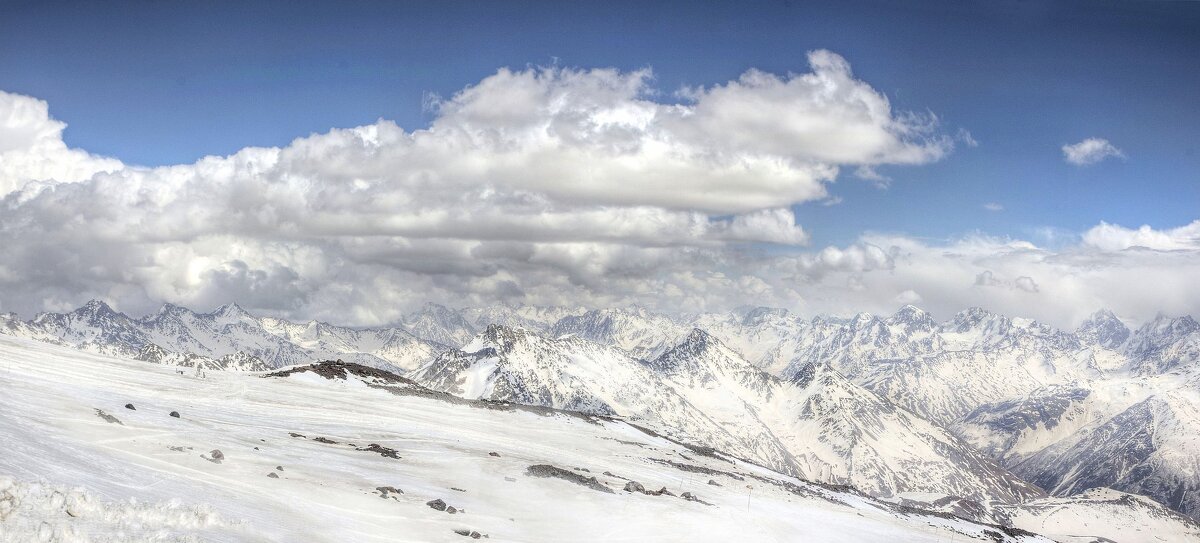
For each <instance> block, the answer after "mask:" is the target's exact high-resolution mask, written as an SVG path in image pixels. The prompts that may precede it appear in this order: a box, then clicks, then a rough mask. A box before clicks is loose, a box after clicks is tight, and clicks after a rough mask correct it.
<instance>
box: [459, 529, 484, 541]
mask: <svg viewBox="0 0 1200 543" xmlns="http://www.w3.org/2000/svg"><path fill="white" fill-rule="evenodd" d="M454 533H456V534H458V535H461V536H463V537H469V538H471V539H479V538H481V537H487V536H486V535H483V534H480V533H479V532H476V531H473V530H454Z"/></svg>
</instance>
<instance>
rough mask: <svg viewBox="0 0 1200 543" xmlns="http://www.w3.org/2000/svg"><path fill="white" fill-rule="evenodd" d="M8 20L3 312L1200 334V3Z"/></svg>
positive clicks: (177, 12) (60, 15)
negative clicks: (443, 309) (181, 308)
mask: <svg viewBox="0 0 1200 543" xmlns="http://www.w3.org/2000/svg"><path fill="white" fill-rule="evenodd" d="M4 9H5V16H4V17H2V18H0V91H2V92H4V93H5V94H3V95H0V198H4V200H3V201H2V206H0V242H3V247H4V249H3V250H4V253H5V258H4V259H3V260H0V311H16V312H18V313H21V314H29V313H32V312H36V311H43V310H61V309H66V308H70V307H74V306H77V305H80V304H81V303H82V302H84V301H86V300H87V299H89V298H101V299H105V300H107V301H109V302H111V303H113V304H114V305H115V306H117V307H121V308H124V309H128V310H130V311H132V312H135V313H136V312H139V311H142V312H144V311H151V310H153V308H154V307H156V306H157V305H158V304H161V303H163V302H168V301H169V302H173V303H180V304H182V305H189V306H193V307H195V306H199V307H198V308H200V309H202V308H203V307H204V306H215V305H219V304H221V303H225V302H228V301H237V302H239V303H242V304H243V305H246V306H248V307H250V308H255V309H258V310H259V311H260V312H264V313H271V314H279V315H282V316H288V317H294V318H322V319H327V320H332V321H334V322H339V323H347V324H380V323H386V322H391V321H393V320H395V319H396V318H397V317H398V316H399V315H400V314H401V313H402V312H404V311H406V310H408V309H411V308H412V307H414V306H416V305H419V304H420V303H422V302H424V301H435V302H441V303H447V304H450V305H475V304H485V303H496V302H502V303H533V304H568V305H585V306H612V305H625V304H631V303H637V304H641V305H648V306H651V307H656V308H660V309H663V310H670V311H708V310H722V309H728V308H730V307H734V306H737V305H743V304H746V303H749V304H762V305H772V306H783V307H788V308H790V309H794V310H797V311H801V312H803V313H806V314H813V313H836V314H849V313H853V312H857V311H872V312H890V311H893V310H894V309H895V308H896V307H898V306H899V305H901V304H903V303H914V304H916V305H919V306H922V307H925V308H927V309H930V310H932V311H933V312H934V313H935V315H936V316H938V317H942V318H948V317H949V316H950V315H951V314H952V313H953V312H955V311H958V310H960V309H963V308H965V307H969V306H972V305H981V306H984V307H988V308H990V309H994V310H998V311H1002V312H1006V313H1009V314H1014V315H1024V316H1030V317H1034V318H1038V319H1043V320H1046V321H1048V322H1051V323H1054V324H1056V325H1060V326H1071V325H1074V324H1075V323H1078V322H1079V321H1080V320H1081V319H1082V318H1084V317H1085V316H1086V315H1087V314H1089V313H1090V312H1092V311H1094V310H1096V309H1098V308H1100V307H1109V308H1112V309H1113V310H1114V311H1116V312H1117V313H1118V315H1120V316H1122V317H1123V318H1126V319H1128V320H1130V321H1132V322H1140V321H1145V320H1147V319H1150V318H1152V317H1153V316H1154V315H1155V314H1157V313H1158V312H1159V311H1162V312H1166V313H1169V314H1182V313H1193V314H1200V287H1197V286H1196V285H1195V283H1196V281H1194V280H1193V279H1191V278H1193V277H1196V276H1200V274H1198V273H1197V272H1198V271H1200V263H1198V262H1200V257H1197V252H1198V251H1200V223H1197V222H1195V221H1197V219H1200V217H1198V216H1197V214H1198V213H1197V210H1198V209H1200V179H1198V178H1197V177H1198V176H1197V174H1196V173H1195V172H1197V171H1198V170H1200V153H1197V146H1198V145H1200V144H1198V143H1197V142H1198V141H1200V106H1198V105H1197V102H1196V99H1195V95H1196V93H1197V92H1198V91H1200V53H1197V51H1200V5H1198V4H1194V3H1137V2H1121V3H1106V2H1088V3H1083V2H1070V3H1043V2H947V3H937V2H858V1H852V2H836V3H833V2H830V3H805V2H761V3H745V2H737V3H734V2H729V3H719V2H701V3H694V2H689V3H668V2H663V3H647V2H641V3H620V2H603V3H599V2H553V3H551V2H540V3H539V2H503V3H501V2H428V3H422V2H403V3H397V2H355V3H349V4H347V3H336V4H335V3H305V2H287V3H265V2H236V3H233V2H230V3H222V2H201V3H183V2H150V1H146V2H113V3H106V4H103V5H98V4H97V3H91V2H52V1H51V2H20V1H17V2H8V3H6V4H5V8H4ZM206 157H207V158H206Z"/></svg>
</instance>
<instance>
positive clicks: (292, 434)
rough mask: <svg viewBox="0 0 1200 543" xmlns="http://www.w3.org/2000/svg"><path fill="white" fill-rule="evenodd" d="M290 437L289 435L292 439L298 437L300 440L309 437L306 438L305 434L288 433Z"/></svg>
mask: <svg viewBox="0 0 1200 543" xmlns="http://www.w3.org/2000/svg"><path fill="white" fill-rule="evenodd" d="M288 435H289V436H292V437H298V438H301V439H304V438H306V437H307V436H305V435H304V434H297V433H296V432H288Z"/></svg>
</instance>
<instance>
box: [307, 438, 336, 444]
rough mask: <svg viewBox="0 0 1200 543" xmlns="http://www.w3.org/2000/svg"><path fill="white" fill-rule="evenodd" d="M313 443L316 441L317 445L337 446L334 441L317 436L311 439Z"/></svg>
mask: <svg viewBox="0 0 1200 543" xmlns="http://www.w3.org/2000/svg"><path fill="white" fill-rule="evenodd" d="M313 441H316V442H317V443H328V444H330V445H337V442H336V441H334V440H332V439H329V438H327V437H321V436H317V437H314V438H313Z"/></svg>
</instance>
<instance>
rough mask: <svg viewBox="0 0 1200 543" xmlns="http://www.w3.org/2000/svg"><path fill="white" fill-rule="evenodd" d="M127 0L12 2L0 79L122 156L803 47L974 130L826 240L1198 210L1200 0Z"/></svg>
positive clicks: (418, 114) (71, 139) (152, 160)
mask: <svg viewBox="0 0 1200 543" xmlns="http://www.w3.org/2000/svg"><path fill="white" fill-rule="evenodd" d="M116 4H117V5H115V6H110V5H100V4H99V3H90V2H30V3H20V2H18V3H17V4H16V5H15V6H13V5H9V6H8V7H7V8H6V11H7V15H6V16H5V17H3V18H0V88H2V89H4V90H8V91H10V92H18V93H23V94H28V95H32V96H36V97H39V98H41V99H44V100H47V101H48V102H49V103H50V107H51V113H52V114H53V115H54V116H55V117H57V118H59V119H62V120H64V121H66V122H67V123H68V124H69V125H70V128H69V129H68V130H67V131H66V133H65V140H66V141H67V143H68V144H70V145H72V146H76V147H81V148H84V149H87V150H89V151H91V152H94V153H99V154H106V155H111V156H115V157H117V158H120V159H122V160H124V161H126V162H128V163H135V164H143V165H162V164H173V163H187V162H192V161H194V160H195V159H197V158H199V157H201V156H204V155H207V154H228V153H231V152H234V151H236V150H237V149H239V148H241V147H245V146H248V145H284V144H286V143H288V142H289V141H291V140H292V139H293V138H295V137H298V136H303V135H307V134H309V133H312V132H324V131H326V130H328V129H330V128H333V127H350V126H357V125H360V124H367V123H371V122H373V121H375V120H376V119H377V118H380V117H382V118H387V119H393V120H395V121H397V122H398V123H399V124H400V125H401V126H403V127H405V128H408V129H412V128H419V127H422V126H424V125H425V124H426V123H428V122H429V120H430V119H429V114H428V112H425V111H423V110H422V97H423V96H424V95H425V93H429V92H432V93H437V94H439V95H443V96H447V95H451V94H453V93H454V92H455V91H457V90H458V89H461V88H462V87H464V86H466V85H469V84H472V83H474V82H477V81H479V80H480V79H481V78H483V77H486V76H487V75H489V74H491V73H493V72H494V71H495V70H496V69H497V68H499V67H502V66H510V67H515V68H519V67H522V66H525V65H527V64H548V63H552V62H558V63H559V64H560V65H564V66H578V67H583V68H590V67H607V66H613V67H617V68H621V69H627V70H628V69H636V68H639V67H646V66H649V67H651V68H653V70H654V72H655V76H656V82H655V86H656V87H658V88H660V89H662V90H664V91H668V92H669V91H673V90H675V89H677V88H679V87H680V86H682V85H711V84H715V83H720V82H724V81H727V80H729V79H732V78H735V77H736V76H737V75H738V74H740V73H742V72H743V71H744V70H746V69H747V68H751V67H755V68H759V69H762V70H766V71H771V72H776V73H786V72H788V71H792V72H802V71H804V70H805V69H806V62H805V52H806V51H809V50H812V49H817V48H826V49H830V50H832V51H834V52H837V53H839V54H841V55H843V56H844V57H846V59H847V60H848V61H850V62H851V64H852V66H853V68H854V70H855V74H856V76H857V77H858V78H860V79H862V80H864V81H866V82H868V83H869V84H871V85H872V86H873V87H874V88H876V89H877V90H879V91H881V92H883V93H885V94H886V95H887V96H888V97H889V98H890V99H891V100H892V103H893V107H895V108H898V109H911V110H918V111H926V110H928V111H932V112H934V113H935V114H937V115H938V116H939V117H940V118H941V120H942V123H943V127H944V128H946V129H948V130H951V131H953V130H957V129H959V128H962V129H965V130H968V131H969V132H970V133H971V134H972V135H973V136H974V138H975V139H976V140H978V141H979V142H980V145H979V146H978V147H976V148H968V147H965V146H963V145H959V146H958V148H957V150H956V152H955V153H954V154H953V155H952V156H951V157H950V158H948V159H946V160H943V161H941V162H939V163H935V164H931V165H925V166H920V167H885V168H883V169H882V170H881V171H882V173H884V174H885V175H887V176H888V177H891V178H892V182H891V183H890V187H889V188H888V189H887V190H880V189H878V188H876V187H875V186H874V184H873V183H870V182H864V181H862V180H859V179H855V178H854V177H853V176H851V175H849V173H850V172H848V171H847V172H843V174H842V176H841V178H840V179H839V182H838V183H837V184H835V185H834V186H833V187H832V188H831V190H832V191H833V193H834V194H835V195H837V196H839V197H841V198H842V203H841V204H839V205H837V206H830V207H826V206H822V205H820V204H818V203H809V204H805V205H803V206H799V207H797V216H798V220H799V221H800V222H801V223H802V224H804V225H805V227H806V228H807V229H808V230H809V231H810V233H811V234H812V235H813V242H814V243H815V244H823V243H846V242H848V241H849V240H852V239H854V238H855V237H856V236H858V235H859V234H860V233H861V232H863V231H865V230H872V231H895V232H905V233H908V234H911V235H914V236H923V237H926V236H927V237H934V238H940V237H947V236H955V235H959V234H962V233H966V232H971V231H976V230H978V231H983V232H986V233H992V234H998V235H1012V236H1017V237H1030V236H1032V235H1033V234H1032V233H1033V232H1035V231H1036V230H1037V229H1040V228H1044V227H1054V228H1060V229H1065V230H1068V231H1081V230H1083V229H1086V228H1088V227H1090V226H1092V225H1094V224H1096V223H1097V222H1099V221H1101V220H1104V221H1109V222H1116V223H1119V224H1123V225H1127V226H1138V225H1140V224H1150V225H1151V226H1154V227H1170V226H1177V225H1181V224H1185V223H1187V222H1189V221H1190V220H1193V219H1195V218H1196V210H1197V209H1198V208H1200V205H1198V204H1200V181H1198V179H1197V177H1198V176H1197V173H1196V172H1197V171H1200V153H1198V152H1197V146H1198V145H1200V144H1198V143H1197V142H1198V141H1200V104H1198V102H1197V99H1196V95H1197V94H1198V93H1200V53H1198V51H1200V4H1186V3H1156V4H1146V3H1079V2H1076V3H1030V2H1020V3H1015V2H966V3H963V2H951V3H936V2H934V3H931V2H918V3H907V2H899V3H896V2H848V3H847V2H838V3H830V4H808V3H804V2H761V3H750V4H743V3H724V4H723V3H699V4H693V3H679V4H670V3H654V5H647V4H649V3H631V4H626V5H619V4H614V3H609V2H605V3H587V2H584V3H560V2H545V3H537V2H534V3H496V2H429V3H421V2H403V3H392V2H378V3H372V2H357V3H353V5H348V6H343V5H336V6H335V5H333V4H332V3H330V4H324V5H319V4H317V3H311V4H309V3H302V2H301V3H292V2H289V3H278V4H269V3H253V2H251V3H244V2H232V3H220V2H201V3H195V4H189V3H183V2H118V3H116ZM244 4H250V5H244ZM501 4H502V5H501ZM564 4H569V5H564ZM1093 136H1095V137H1103V138H1106V139H1108V140H1109V141H1111V142H1113V144H1114V145H1116V146H1117V147H1119V148H1121V149H1122V150H1123V151H1124V152H1125V154H1126V157H1127V158H1126V159H1125V160H1109V161H1106V162H1104V163H1102V164H1098V165H1094V166H1090V167H1085V168H1080V167H1076V166H1071V165H1069V164H1067V163H1065V162H1064V161H1063V159H1062V153H1061V151H1060V147H1061V146H1062V145H1064V144H1067V143H1074V142H1077V141H1079V140H1082V139H1083V138H1086V137H1093ZM987 202H995V203H999V204H1001V205H1003V206H1004V210H1003V211H1001V212H987V211H985V210H983V209H982V208H981V206H982V205H983V204H984V203H987Z"/></svg>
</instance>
